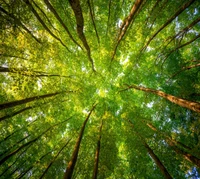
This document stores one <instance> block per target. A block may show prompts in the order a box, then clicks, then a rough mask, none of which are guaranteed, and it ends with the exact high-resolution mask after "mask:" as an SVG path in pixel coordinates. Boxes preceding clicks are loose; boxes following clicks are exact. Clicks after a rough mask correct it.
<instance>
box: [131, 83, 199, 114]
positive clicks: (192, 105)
mask: <svg viewBox="0 0 200 179" xmlns="http://www.w3.org/2000/svg"><path fill="white" fill-rule="evenodd" d="M130 88H134V89H136V90H140V91H144V92H147V93H153V94H155V95H158V96H161V97H162V98H165V99H167V100H169V101H171V102H172V103H175V104H177V105H179V106H181V107H184V108H187V109H190V110H193V111H195V112H198V113H200V103H198V102H193V101H188V100H185V99H182V98H178V97H176V96H173V95H170V94H167V93H164V92H162V91H160V90H154V89H151V88H145V87H141V86H136V85H131V86H129V87H128V88H127V89H130Z"/></svg>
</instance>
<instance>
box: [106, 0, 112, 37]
mask: <svg viewBox="0 0 200 179" xmlns="http://www.w3.org/2000/svg"><path fill="white" fill-rule="evenodd" d="M111 4H112V0H109V4H108V21H107V30H106V35H107V34H108V27H109V24H110V9H111Z"/></svg>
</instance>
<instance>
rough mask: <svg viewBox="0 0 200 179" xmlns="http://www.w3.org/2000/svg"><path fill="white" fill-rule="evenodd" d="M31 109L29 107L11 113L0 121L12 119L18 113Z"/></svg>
mask: <svg viewBox="0 0 200 179" xmlns="http://www.w3.org/2000/svg"><path fill="white" fill-rule="evenodd" d="M32 108H33V107H31V106H29V107H26V108H23V109H20V110H19V111H16V112H14V113H12V114H8V115H5V116H3V117H0V121H3V120H5V119H8V118H11V117H14V116H16V115H17V114H20V113H22V112H24V111H26V110H29V109H32Z"/></svg>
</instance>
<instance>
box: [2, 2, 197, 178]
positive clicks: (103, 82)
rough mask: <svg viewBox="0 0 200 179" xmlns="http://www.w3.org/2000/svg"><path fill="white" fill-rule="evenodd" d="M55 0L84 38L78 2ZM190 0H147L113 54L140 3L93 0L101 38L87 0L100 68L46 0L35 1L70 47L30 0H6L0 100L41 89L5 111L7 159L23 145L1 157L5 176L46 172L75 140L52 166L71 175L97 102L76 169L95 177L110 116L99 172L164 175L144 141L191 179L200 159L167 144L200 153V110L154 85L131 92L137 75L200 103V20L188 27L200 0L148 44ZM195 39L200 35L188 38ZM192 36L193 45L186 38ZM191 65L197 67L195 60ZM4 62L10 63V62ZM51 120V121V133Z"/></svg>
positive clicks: (173, 171)
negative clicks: (157, 93)
mask: <svg viewBox="0 0 200 179" xmlns="http://www.w3.org/2000/svg"><path fill="white" fill-rule="evenodd" d="M49 2H51V4H52V6H53V7H54V8H55V10H56V12H57V13H58V14H59V16H60V17H61V19H62V21H63V22H64V23H65V25H66V26H67V27H68V29H69V32H70V33H71V35H72V37H73V38H74V39H75V40H76V41H77V42H78V43H79V44H80V45H81V47H84V46H83V44H82V41H81V39H80V38H79V36H78V33H77V31H76V19H75V15H74V13H73V11H72V8H71V6H70V3H69V2H68V1H66V0H61V1H53V0H51V1H50V0H49ZM186 2H187V1H186V0H181V1H174V0H173V1H166V0H162V1H156V0H153V1H143V3H142V6H141V8H140V9H139V10H138V12H137V13H136V15H135V16H134V18H133V21H132V22H131V24H130V26H129V28H128V30H127V32H126V34H125V36H124V37H123V40H122V41H121V42H120V44H119V46H118V48H117V52H116V55H115V58H114V60H113V61H112V62H111V58H112V55H113V51H114V48H115V46H116V44H117V39H118V35H119V32H120V25H121V23H122V22H123V20H125V18H126V17H127V16H129V14H130V10H131V8H132V6H133V5H134V2H132V1H130V0H128V1H124V0H120V1H112V0H110V1H94V0H90V4H91V8H92V12H93V18H94V22H95V25H96V29H97V32H98V35H99V38H100V44H98V41H97V37H96V33H95V29H94V26H93V23H92V20H91V15H90V10H89V7H88V3H87V1H86V0H85V1H81V2H80V4H81V8H82V12H83V18H84V30H83V32H84V34H85V36H86V39H87V42H88V44H89V46H90V50H91V56H92V59H93V60H94V67H95V70H96V72H94V71H93V70H92V68H91V63H90V61H89V60H88V56H87V52H86V50H85V49H81V48H80V47H78V46H77V45H76V44H75V43H74V42H73V41H72V40H71V38H70V36H69V34H68V33H67V32H66V30H65V29H64V28H63V26H62V25H61V24H60V22H59V21H58V19H57V18H56V17H55V16H54V14H53V13H51V11H50V10H49V9H48V8H47V6H46V4H45V3H44V2H43V1H39V0H34V1H30V3H31V4H32V6H33V7H34V9H35V10H36V12H37V13H38V15H39V16H40V18H41V19H42V20H43V22H44V23H45V25H46V26H47V27H48V28H49V29H50V31H51V32H52V33H53V34H55V36H56V37H58V38H59V39H61V40H62V42H63V44H64V45H66V47H67V48H68V49H69V51H70V52H69V51H67V49H66V48H65V47H64V46H63V45H62V44H61V43H60V42H59V41H58V40H56V39H55V38H54V37H52V35H51V34H50V33H49V32H48V31H47V29H45V28H44V26H43V25H42V24H41V23H40V22H39V20H38V18H36V16H35V15H34V14H33V13H32V11H31V9H30V8H29V7H28V6H27V4H26V3H25V1H22V0H15V1H9V0H1V3H0V21H1V23H0V35H1V36H0V39H1V44H0V58H1V60H0V88H1V90H0V103H1V104H4V103H6V102H12V101H17V100H21V99H27V98H30V97H33V96H38V99H36V100H33V101H31V102H27V103H24V104H21V105H17V106H15V107H12V108H6V109H4V110H0V118H3V117H5V116H6V119H4V120H0V129H1V130H0V161H1V160H2V159H3V158H4V157H6V156H8V155H9V154H11V153H13V152H14V151H16V150H18V149H20V150H19V151H17V152H16V153H15V154H14V155H12V156H11V157H9V158H8V159H7V160H5V161H4V162H3V163H1V164H0V178H2V179H3V178H5V179H7V178H39V177H40V176H41V175H42V174H43V172H44V171H45V169H46V168H47V166H48V165H49V163H50V162H51V161H52V160H53V159H54V157H55V156H56V154H57V153H58V152H59V150H60V149H61V148H62V147H63V146H64V145H65V144H66V143H67V142H68V141H69V139H71V140H70V141H69V143H68V144H67V146H66V147H65V148H64V149H63V150H62V152H61V153H60V154H59V155H58V157H57V158H56V159H55V161H54V162H53V163H52V165H51V167H50V168H49V170H48V172H47V173H46V174H45V175H44V178H58V179H60V178H62V177H63V174H64V171H65V169H66V167H67V163H68V162H69V160H70V158H71V154H72V153H73V149H74V145H75V143H76V140H77V137H78V134H79V131H80V128H81V126H82V124H83V121H84V120H85V118H86V117H87V115H88V113H89V112H90V109H91V106H92V105H93V104H94V103H97V106H96V108H95V110H94V111H93V113H92V114H91V116H90V118H89V121H88V122H87V125H86V128H85V131H84V135H83V138H82V141H81V146H80V150H79V155H78V160H77V163H76V166H75V170H74V172H73V178H77V179H79V178H80V179H83V178H91V177H92V174H93V166H94V161H95V160H94V156H95V151H96V145H97V140H98V137H99V126H100V122H101V120H102V119H103V128H102V135H101V147H100V155H99V165H98V178H99V179H105V178H107V179H114V178H125V179H130V178H131V179H134V178H140V179H143V178H144V179H146V178H152V179H157V178H164V176H163V175H162V173H161V171H160V169H159V166H157V165H156V163H155V161H154V160H153V159H152V157H151V156H150V155H149V154H148V151H147V149H146V148H145V146H144V142H143V140H144V141H145V142H146V143H147V144H148V145H149V147H150V148H151V149H152V150H153V151H154V153H155V154H156V155H157V156H158V158H159V159H160V161H161V162H162V163H163V165H164V166H165V167H166V169H167V171H168V172H169V173H170V175H171V176H172V177H173V178H180V179H181V178H186V174H187V173H188V171H189V170H191V168H192V167H195V164H194V163H192V162H189V161H188V160H186V159H185V156H184V155H182V154H180V153H177V152H176V151H175V150H174V148H173V147H172V146H170V144H169V143H167V141H166V136H168V137H169V138H171V139H174V140H175V141H177V142H180V143H182V144H184V145H186V146H188V147H190V148H191V150H189V149H185V148H184V147H181V146H180V145H179V144H177V146H178V147H179V148H180V149H181V150H183V151H184V152H186V153H188V154H190V155H192V156H195V157H197V158H198V159H200V152H199V151H200V138H199V136H200V126H199V125H200V118H199V114H198V113H196V112H193V111H190V110H189V109H185V108H182V107H180V106H177V105H175V104H173V103H171V102H169V101H166V100H165V99H162V98H161V97H159V96H155V95H154V94H150V93H145V92H143V91H138V90H134V89H129V90H125V91H123V89H126V88H127V85H131V84H137V85H138V86H144V87H147V88H153V89H157V90H161V91H164V92H166V93H168V94H171V95H174V96H177V97H180V98H184V99H187V100H189V101H196V102H200V70H199V69H200V67H199V66H198V65H197V64H199V63H200V60H199V54H200V48H199V46H200V41H199V34H200V24H199V21H198V22H197V23H196V24H194V25H193V26H191V27H189V29H187V30H185V31H183V32H182V30H183V29H184V28H186V27H187V26H189V24H191V23H192V22H193V21H195V20H196V19H197V18H199V16H200V9H199V7H200V3H199V1H195V2H194V3H192V4H191V5H190V6H189V7H188V8H186V9H185V10H183V12H182V13H181V14H179V15H178V16H177V17H176V18H175V19H174V20H173V21H172V22H170V23H169V24H168V25H167V26H166V27H165V28H163V29H162V30H161V31H160V32H159V33H158V34H157V35H156V36H155V37H154V38H153V39H152V41H151V42H150V44H149V45H148V47H147V49H146V50H145V51H143V50H142V48H143V47H144V45H145V44H146V43H147V41H148V40H149V39H150V38H151V37H152V36H153V35H154V34H155V32H157V31H158V29H159V28H160V27H162V26H163V25H164V24H165V23H166V22H167V21H168V19H170V17H171V16H173V15H174V14H175V13H176V11H177V9H179V8H180V7H181V6H182V5H183V4H184V3H186ZM26 28H27V29H28V30H26ZM179 32H181V33H180V34H179ZM177 34H178V35H177ZM34 37H35V38H34ZM196 37H198V38H196ZM195 38H196V39H195ZM36 39H37V40H36ZM192 39H195V40H194V41H193V42H191V43H188V42H190V41H191V40H192ZM187 43H188V44H187ZM183 44H186V45H185V46H183V47H181V45H183ZM195 65H196V66H195ZM190 66H195V67H193V68H190V69H187V67H190ZM5 69H7V70H9V71H7V72H5V71H3V70H5ZM61 91H65V92H64V93H61V94H58V95H56V96H52V97H49V98H40V99H39V96H41V95H45V94H50V93H55V92H61ZM69 91H71V92H69ZM26 108H28V109H27V110H23V109H26ZM20 111H21V112H20ZM17 112H18V113H17ZM15 113H17V114H15ZM68 118H70V119H69V120H67V119H68ZM65 120H67V121H66V122H63V123H61V122H62V121H65ZM128 120H130V121H131V122H132V123H133V125H134V128H132V127H131V125H130V123H129V122H128ZM59 123H60V124H59ZM147 123H151V124H152V125H153V126H155V128H156V129H157V131H155V130H152V129H151V128H150V127H148V125H147ZM56 124H58V125H57V126H55V127H53V126H54V125H56ZM49 127H52V129H51V130H49V131H47V132H45V131H46V130H47V129H48V128H49ZM44 132H45V133H44ZM43 133H44V134H43ZM41 134H42V135H41ZM139 136H142V138H141V137H139ZM36 138H38V139H37V140H36V141H34V142H33V143H31V144H29V145H27V146H25V147H23V148H20V147H22V146H24V145H26V144H27V143H28V142H29V141H31V140H34V139H36ZM142 139H143V140H142Z"/></svg>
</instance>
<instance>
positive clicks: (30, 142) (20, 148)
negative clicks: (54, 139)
mask: <svg viewBox="0 0 200 179" xmlns="http://www.w3.org/2000/svg"><path fill="white" fill-rule="evenodd" d="M69 119H71V117H70V118H68V119H66V120H64V121H61V122H59V123H57V124H54V125H53V126H51V127H49V128H48V129H47V130H45V131H44V132H42V133H41V134H40V135H39V136H37V137H36V138H34V139H32V140H30V141H29V142H27V143H25V144H23V145H21V146H20V147H19V148H17V149H15V150H14V151H12V152H10V153H9V154H8V155H6V156H5V157H3V158H2V159H1V160H0V165H2V164H3V163H4V162H5V161H6V160H8V159H9V158H10V157H12V156H13V155H15V154H16V153H17V152H19V151H20V150H22V149H23V148H24V147H26V146H28V145H32V144H33V143H34V142H36V141H37V140H39V139H40V138H41V137H42V136H43V135H44V134H45V133H47V132H48V131H49V130H51V129H53V128H54V127H56V126H58V125H60V124H62V123H64V122H66V121H68V120H69Z"/></svg>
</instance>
